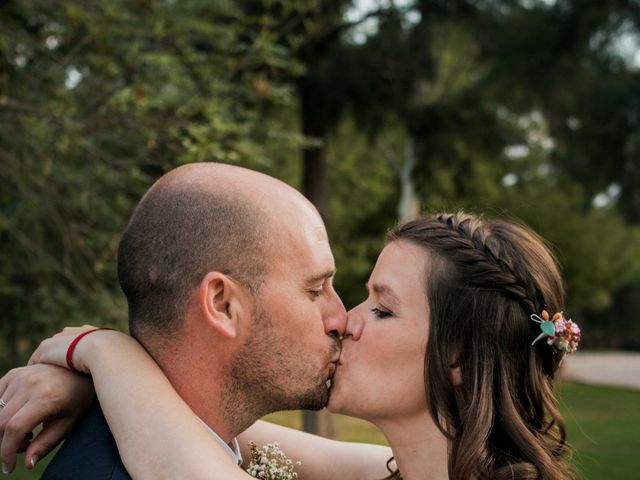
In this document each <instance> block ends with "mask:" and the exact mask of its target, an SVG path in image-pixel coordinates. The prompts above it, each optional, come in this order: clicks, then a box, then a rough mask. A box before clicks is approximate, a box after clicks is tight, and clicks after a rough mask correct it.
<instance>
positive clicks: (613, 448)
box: [7, 383, 640, 480]
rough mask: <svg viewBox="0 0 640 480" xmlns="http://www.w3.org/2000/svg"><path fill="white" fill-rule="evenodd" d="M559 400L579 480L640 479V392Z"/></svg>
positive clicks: (578, 388)
mask: <svg viewBox="0 0 640 480" xmlns="http://www.w3.org/2000/svg"><path fill="white" fill-rule="evenodd" d="M559 394H560V395H559V396H560V404H561V409H562V411H563V413H564V416H565V420H566V422H567V429H568V432H569V441H570V443H571V444H572V445H573V447H574V449H575V453H574V457H573V462H574V464H575V465H576V469H577V470H578V473H579V478H584V479H586V480H597V479H606V480H628V479H631V478H640V392H633V391H629V390H621V389H615V388H604V387H591V386H586V385H578V384H574V383H565V384H561V385H560V389H559ZM268 419H269V420H272V421H274V422H276V423H280V424H283V425H287V426H291V427H296V428H299V427H300V424H301V420H300V415H299V414H298V413H297V412H286V413H277V414H273V415H269V417H268ZM336 432H337V435H338V437H339V438H340V439H342V440H348V441H363V442H374V443H385V441H384V437H383V436H382V434H381V433H380V432H379V431H378V430H376V428H375V427H373V426H372V425H370V424H368V423H366V422H363V421H361V420H356V419H353V418H349V417H344V416H342V415H336ZM274 440H276V439H274ZM20 461H22V458H20ZM41 463H42V465H39V466H38V467H37V468H36V472H35V474H34V473H32V472H29V471H27V470H25V469H24V467H19V468H17V469H16V472H15V473H14V474H13V475H11V476H9V477H7V478H14V479H16V480H33V479H37V478H40V475H41V474H42V471H43V469H44V466H45V465H44V464H46V460H45V461H44V462H41Z"/></svg>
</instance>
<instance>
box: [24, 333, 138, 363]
mask: <svg viewBox="0 0 640 480" xmlns="http://www.w3.org/2000/svg"><path fill="white" fill-rule="evenodd" d="M93 330H96V332H95V333H93V332H92V331H93ZM88 332H92V333H91V334H90V335H85V337H83V338H82V339H81V340H80V341H79V342H78V343H77V344H76V346H75V348H74V350H73V355H72V358H71V360H72V362H73V366H74V367H75V369H76V370H77V371H78V372H82V373H89V374H90V373H91V371H90V370H91V369H90V363H91V360H92V359H93V357H94V355H92V354H94V353H95V351H96V350H95V349H96V348H98V347H99V346H100V345H102V344H108V342H113V341H115V338H117V337H120V338H122V339H123V340H125V341H131V339H130V337H129V336H128V335H126V334H124V333H121V332H116V331H114V330H100V329H98V328H96V327H93V326H91V325H84V326H82V327H65V328H64V329H63V330H62V331H61V332H60V333H56V334H55V335H54V336H53V337H50V338H47V339H45V340H43V341H42V342H41V343H40V345H39V346H38V348H37V349H36V351H35V352H33V354H32V355H31V358H30V359H29V365H33V364H36V363H49V364H51V365H57V366H59V367H64V368H69V366H68V364H67V352H68V350H69V347H70V346H71V344H72V343H73V341H74V340H75V339H76V338H78V336H80V335H82V334H86V333H88Z"/></svg>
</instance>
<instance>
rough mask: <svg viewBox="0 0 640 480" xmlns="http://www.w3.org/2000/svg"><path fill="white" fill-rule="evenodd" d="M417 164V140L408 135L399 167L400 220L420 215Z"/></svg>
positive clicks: (405, 220) (404, 220) (407, 219)
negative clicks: (415, 180) (416, 179)
mask: <svg viewBox="0 0 640 480" xmlns="http://www.w3.org/2000/svg"><path fill="white" fill-rule="evenodd" d="M415 166H416V149H415V142H414V140H413V137H412V136H411V135H407V140H406V141H405V148H404V158H403V161H402V165H401V166H400V168H399V169H398V170H399V171H398V176H399V178H400V201H399V202H398V220H399V221H400V222H408V221H409V220H413V219H415V218H417V217H418V215H420V199H419V198H418V196H417V195H416V189H415V185H414V182H413V170H414V169H415Z"/></svg>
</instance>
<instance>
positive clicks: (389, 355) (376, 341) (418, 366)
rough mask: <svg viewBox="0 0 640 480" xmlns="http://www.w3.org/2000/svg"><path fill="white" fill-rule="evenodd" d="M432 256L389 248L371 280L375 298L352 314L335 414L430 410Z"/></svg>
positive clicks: (376, 415) (410, 247)
mask: <svg viewBox="0 0 640 480" xmlns="http://www.w3.org/2000/svg"><path fill="white" fill-rule="evenodd" d="M427 261H428V255H427V254H426V253H425V252H424V250H422V249H421V248H420V247H418V246H416V245H414V244H412V243H410V242H406V241H402V240H399V241H395V242H392V243H390V244H389V245H387V246H386V247H385V248H384V250H383V251H382V253H381V254H380V256H379V257H378V261H377V262H376V266H375V268H374V269H373V272H372V273H371V276H370V277H369V282H368V284H367V290H368V292H369V297H368V298H367V299H366V300H365V301H364V302H363V303H361V304H360V305H358V306H357V307H355V308H354V309H353V310H351V311H350V312H349V317H348V322H347V329H346V334H345V339H344V341H343V342H342V355H341V360H340V362H341V363H340V365H339V366H338V368H337V370H336V374H335V376H334V378H333V386H332V387H331V395H330V398H329V405H328V407H329V409H330V410H331V411H333V412H336V413H344V414H348V415H352V416H356V417H360V418H364V419H366V420H370V421H375V420H384V419H385V418H388V417H394V418H397V417H398V416H405V415H412V414H415V413H417V412H421V411H424V410H426V408H427V407H426V396H425V388H424V375H423V372H424V355H425V347H426V343H427V336H428V321H427V319H428V306H427V300H426V296H425V268H426V263H427Z"/></svg>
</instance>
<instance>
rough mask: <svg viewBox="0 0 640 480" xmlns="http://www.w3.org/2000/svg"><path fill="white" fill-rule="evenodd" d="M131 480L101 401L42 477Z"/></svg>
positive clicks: (46, 478)
mask: <svg viewBox="0 0 640 480" xmlns="http://www.w3.org/2000/svg"><path fill="white" fill-rule="evenodd" d="M88 478H91V479H95V480H131V477H130V476H129V474H128V473H127V471H126V470H125V468H124V465H123V464H122V461H121V460H120V455H119V453H118V448H117V446H116V442H115V440H114V438H113V435H112V434H111V430H109V426H108V425H107V421H106V420H105V418H104V415H103V414H102V410H101V409H100V405H99V404H98V402H95V404H94V405H93V406H92V407H91V408H90V410H89V411H88V412H87V415H86V416H85V417H84V419H83V420H82V421H81V422H80V424H78V426H77V427H76V428H75V429H74V430H73V432H71V435H69V438H67V440H66V441H65V442H64V444H63V445H62V447H60V450H59V451H58V453H57V454H56V456H55V457H54V458H53V459H52V460H51V463H49V466H48V467H47V469H46V470H45V472H44V474H43V476H42V480H81V479H82V480H86V479H88Z"/></svg>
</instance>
